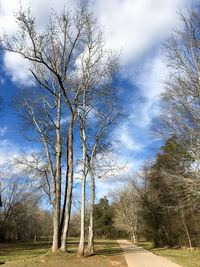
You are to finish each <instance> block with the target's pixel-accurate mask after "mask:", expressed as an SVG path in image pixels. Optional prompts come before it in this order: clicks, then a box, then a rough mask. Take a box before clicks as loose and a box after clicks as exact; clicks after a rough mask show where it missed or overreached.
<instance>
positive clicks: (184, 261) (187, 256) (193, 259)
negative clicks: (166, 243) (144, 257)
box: [138, 242, 200, 267]
mask: <svg viewBox="0 0 200 267" xmlns="http://www.w3.org/2000/svg"><path fill="white" fill-rule="evenodd" d="M138 245H139V246H141V247H143V248H145V249H148V250H149V251H151V252H153V253H155V254H156V255H159V256H162V257H165V258H167V259H169V260H171V261H173V262H176V263H178V264H180V265H181V266H183V267H200V250H196V251H189V250H185V249H175V248H153V245H152V243H151V242H138Z"/></svg>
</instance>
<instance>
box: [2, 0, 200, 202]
mask: <svg viewBox="0 0 200 267" xmlns="http://www.w3.org/2000/svg"><path fill="white" fill-rule="evenodd" d="M21 3H22V5H23V6H28V5H29V6H31V7H32V11H33V13H34V15H35V16H36V17H37V19H38V21H39V27H43V25H44V24H45V22H46V21H47V18H48V12H49V10H50V8H51V7H52V8H55V9H57V10H58V11H59V10H61V9H62V8H63V6H66V7H67V8H68V7H69V8H70V9H73V8H75V7H76V6H77V1H75V0H68V1H66V0H57V1H55V0H21ZM197 4H200V1H199V0H198V1H197V0H196V1H195V0H194V1H193V0H109V1H108V0H91V3H90V8H91V10H92V11H93V12H94V14H95V15H96V17H97V20H98V22H99V23H100V24H101V25H102V27H103V29H104V32H105V41H106V44H107V46H108V47H111V48H112V49H116V50H117V51H120V52H121V64H122V70H121V73H120V76H119V83H120V87H121V88H122V89H121V90H122V91H121V94H120V97H121V103H122V104H123V106H124V108H125V110H126V111H127V116H126V119H125V120H124V121H123V122H122V123H120V124H119V125H118V126H117V127H116V129H115V130H114V133H113V134H114V135H115V136H116V138H118V139H119V141H120V143H119V145H118V151H117V153H116V158H117V159H116V160H117V162H118V164H119V165H120V164H121V165H124V164H125V163H127V164H126V168H125V169H124V170H123V171H122V172H121V173H120V175H119V176H118V177H116V176H115V177H113V175H110V177H105V179H102V180H98V181H97V196H99V197H100V196H103V195H104V194H106V192H108V191H110V190H111V189H113V190H114V189H115V188H117V187H120V186H121V184H122V183H123V181H124V180H126V178H131V176H132V175H133V173H134V172H136V171H137V170H138V169H139V168H140V167H141V166H142V164H143V162H144V161H145V160H147V159H149V158H152V157H153V156H154V155H155V153H156V152H158V149H159V144H160V143H159V142H158V140H156V139H155V138H153V136H152V133H151V131H150V127H151V122H152V120H153V119H154V118H155V117H156V116H157V115H158V114H159V95H160V93H161V92H162V91H163V84H162V80H163V79H164V78H165V77H166V76H167V69H166V67H165V65H164V61H163V55H162V54H163V53H162V45H161V44H162V42H163V41H164V39H165V38H166V37H167V36H168V35H169V34H170V32H171V30H172V29H173V28H175V27H180V26H181V25H180V21H179V18H178V15H177V12H178V11H179V10H181V11H185V10H186V8H188V7H191V6H193V7H195V6H196V5H197ZM18 8H19V1H17V0H15V1H13V0H6V1H5V0H0V25H1V27H0V33H2V32H9V33H11V32H15V30H16V26H15V23H14V19H13V11H17V9H18ZM0 63H1V72H0V95H1V96H2V97H3V99H4V106H3V111H2V112H1V113H0V166H1V165H2V164H4V163H6V162H8V161H9V160H10V157H12V156H13V155H19V154H21V153H23V152H24V151H26V153H28V152H29V151H30V153H31V151H33V150H34V149H35V144H33V143H28V142H27V141H25V140H24V139H23V138H22V136H21V135H20V133H19V127H18V124H19V119H18V118H17V116H16V114H15V113H14V111H13V110H12V109H11V107H10V101H11V99H12V96H13V95H15V94H17V87H19V86H21V85H23V84H29V83H30V75H29V72H28V65H27V64H26V63H24V61H23V60H22V59H21V58H19V57H16V56H14V55H13V54H8V53H7V54H0ZM123 179H124V180H123Z"/></svg>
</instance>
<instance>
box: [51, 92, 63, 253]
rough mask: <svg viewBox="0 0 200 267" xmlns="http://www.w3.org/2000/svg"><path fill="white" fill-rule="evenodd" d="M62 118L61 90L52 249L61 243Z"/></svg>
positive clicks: (57, 125) (57, 123) (57, 128)
mask: <svg viewBox="0 0 200 267" xmlns="http://www.w3.org/2000/svg"><path fill="white" fill-rule="evenodd" d="M60 118H61V92H59V96H58V103H57V118H56V138H57V139H56V178H57V179H56V192H55V199H54V213H53V216H54V218H53V225H54V233H53V244H52V251H53V252H55V251H57V250H58V248H59V245H60V231H59V229H60V204H61V153H62V149H61V146H62V144H61V136H60Z"/></svg>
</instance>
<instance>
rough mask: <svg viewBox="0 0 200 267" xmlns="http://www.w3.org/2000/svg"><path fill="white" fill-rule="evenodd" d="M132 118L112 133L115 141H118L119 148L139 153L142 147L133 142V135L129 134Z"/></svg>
mask: <svg viewBox="0 0 200 267" xmlns="http://www.w3.org/2000/svg"><path fill="white" fill-rule="evenodd" d="M132 124H133V121H132V118H131V117H130V119H129V120H128V122H127V121H125V122H124V123H122V124H121V125H120V126H119V127H118V128H117V129H116V130H115V132H114V135H115V136H116V138H117V140H119V141H120V147H121V148H122V147H123V150H124V149H127V150H130V151H141V150H142V149H143V145H142V144H139V143H136V142H135V141H134V136H133V133H132V132H131V125H132Z"/></svg>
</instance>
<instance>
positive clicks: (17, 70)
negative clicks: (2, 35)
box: [4, 52, 32, 85]
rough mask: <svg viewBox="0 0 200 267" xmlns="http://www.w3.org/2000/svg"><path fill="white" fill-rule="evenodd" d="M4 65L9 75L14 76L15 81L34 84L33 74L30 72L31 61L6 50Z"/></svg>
mask: <svg viewBox="0 0 200 267" xmlns="http://www.w3.org/2000/svg"><path fill="white" fill-rule="evenodd" d="M4 67H5V70H6V72H7V74H8V75H10V76H11V77H12V81H13V82H15V83H22V84H23V83H26V84H28V85H31V84H32V80H31V74H30V72H29V62H27V61H25V60H24V59H23V58H22V57H21V56H20V55H18V54H15V53H11V52H5V54H4Z"/></svg>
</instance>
